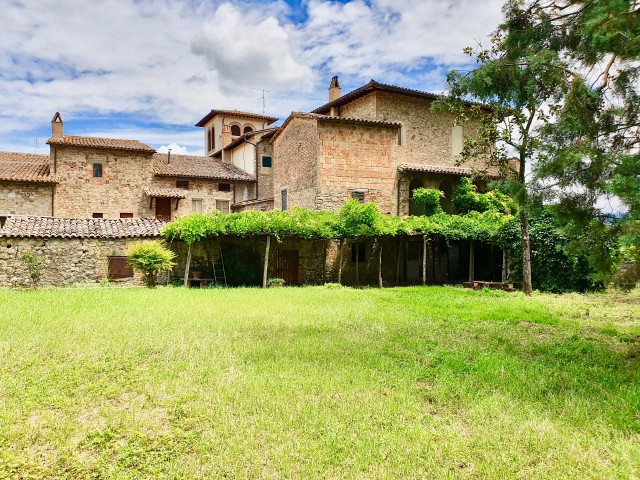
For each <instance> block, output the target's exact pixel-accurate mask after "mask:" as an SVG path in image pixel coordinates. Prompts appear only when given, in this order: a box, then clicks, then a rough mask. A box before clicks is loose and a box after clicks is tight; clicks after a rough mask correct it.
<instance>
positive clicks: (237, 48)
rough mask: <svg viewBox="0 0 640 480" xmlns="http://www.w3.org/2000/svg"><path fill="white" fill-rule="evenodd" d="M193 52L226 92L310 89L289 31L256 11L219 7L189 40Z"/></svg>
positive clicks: (308, 75)
mask: <svg viewBox="0 0 640 480" xmlns="http://www.w3.org/2000/svg"><path fill="white" fill-rule="evenodd" d="M267 10H268V9H267ZM191 50H192V51H193V52H194V53H195V54H196V55H201V56H202V57H204V58H205V60H206V62H207V64H208V65H209V67H210V68H211V69H213V70H214V71H215V72H216V74H217V79H218V82H219V84H220V87H221V88H222V89H223V91H225V92H231V93H237V92H240V91H243V90H244V91H246V90H248V89H251V88H252V87H259V88H278V89H281V90H291V89H293V88H296V89H298V90H301V91H308V90H310V87H311V85H312V78H313V75H312V72H311V69H310V68H309V67H308V66H307V65H304V64H301V63H300V62H299V61H298V60H296V59H295V58H294V55H293V52H292V46H291V44H290V41H289V35H288V33H287V31H286V30H285V29H284V28H283V26H282V25H280V22H279V21H278V20H277V19H276V18H275V17H273V16H271V15H263V10H262V9H260V8H254V9H243V10H241V9H240V8H239V7H237V6H235V5H232V4H230V3H225V4H223V5H221V6H220V7H219V8H218V9H217V10H216V12H215V14H214V15H213V16H212V17H211V18H210V19H209V20H207V22H206V23H205V24H204V26H203V27H202V29H201V30H200V31H199V32H198V33H197V34H196V35H195V37H194V38H193V40H192V41H191Z"/></svg>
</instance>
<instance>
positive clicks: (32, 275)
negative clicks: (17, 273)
mask: <svg viewBox="0 0 640 480" xmlns="http://www.w3.org/2000/svg"><path fill="white" fill-rule="evenodd" d="M20 258H21V259H22V261H23V262H24V263H25V265H26V266H27V272H28V273H29V279H30V280H31V286H32V287H33V288H37V287H38V284H39V283H40V279H41V278H42V273H43V270H44V260H43V259H42V258H40V257H38V256H37V255H36V254H35V253H34V252H32V251H31V250H26V251H24V252H22V254H21V255H20Z"/></svg>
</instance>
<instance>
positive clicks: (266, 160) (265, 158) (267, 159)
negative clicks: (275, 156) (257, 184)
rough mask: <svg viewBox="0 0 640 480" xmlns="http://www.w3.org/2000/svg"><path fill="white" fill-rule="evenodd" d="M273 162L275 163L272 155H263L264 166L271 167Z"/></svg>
mask: <svg viewBox="0 0 640 480" xmlns="http://www.w3.org/2000/svg"><path fill="white" fill-rule="evenodd" d="M272 164H273V160H272V159H271V157H269V156H267V155H263V156H262V166H263V167H264V168H271V165H272Z"/></svg>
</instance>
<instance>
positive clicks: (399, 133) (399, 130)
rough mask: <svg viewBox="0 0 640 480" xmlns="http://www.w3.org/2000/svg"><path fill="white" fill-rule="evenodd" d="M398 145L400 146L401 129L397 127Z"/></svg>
mask: <svg viewBox="0 0 640 480" xmlns="http://www.w3.org/2000/svg"><path fill="white" fill-rule="evenodd" d="M398 145H402V127H398Z"/></svg>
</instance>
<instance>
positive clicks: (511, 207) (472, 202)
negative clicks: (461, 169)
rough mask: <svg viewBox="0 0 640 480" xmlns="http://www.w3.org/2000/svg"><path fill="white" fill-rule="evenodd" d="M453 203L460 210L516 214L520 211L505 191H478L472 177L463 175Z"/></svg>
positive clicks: (465, 211) (454, 193)
mask: <svg viewBox="0 0 640 480" xmlns="http://www.w3.org/2000/svg"><path fill="white" fill-rule="evenodd" d="M452 201H453V204H454V205H455V206H456V208H457V209H458V212H460V213H462V214H465V213H469V212H473V211H475V212H498V213H504V214H508V215H514V214H516V213H517V212H518V208H517V205H516V203H515V202H514V201H513V200H512V199H511V197H509V196H508V195H505V194H504V193H502V192H500V191H498V190H491V191H489V192H487V193H478V192H477V189H476V186H475V185H474V184H473V182H472V181H471V179H470V178H468V177H462V178H461V179H460V180H459V181H458V184H457V185H456V188H455V190H454V192H453V198H452Z"/></svg>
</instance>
